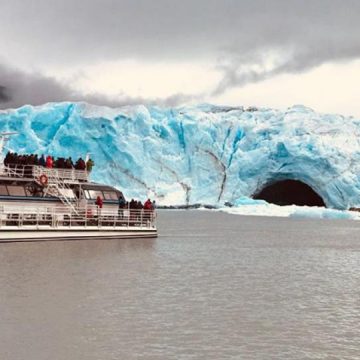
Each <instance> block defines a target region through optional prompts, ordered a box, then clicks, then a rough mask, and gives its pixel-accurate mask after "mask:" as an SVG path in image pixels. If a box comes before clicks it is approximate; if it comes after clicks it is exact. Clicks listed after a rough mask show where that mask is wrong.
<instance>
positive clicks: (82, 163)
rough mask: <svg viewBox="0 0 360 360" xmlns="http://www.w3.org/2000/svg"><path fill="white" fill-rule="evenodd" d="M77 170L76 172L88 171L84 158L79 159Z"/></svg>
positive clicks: (76, 165)
mask: <svg viewBox="0 0 360 360" xmlns="http://www.w3.org/2000/svg"><path fill="white" fill-rule="evenodd" d="M75 169H76V170H85V169H86V164H85V161H84V160H83V159H82V158H79V160H78V161H77V162H76V164H75Z"/></svg>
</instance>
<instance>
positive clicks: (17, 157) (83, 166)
mask: <svg viewBox="0 0 360 360" xmlns="http://www.w3.org/2000/svg"><path fill="white" fill-rule="evenodd" d="M4 165H5V166H10V167H11V166H12V165H38V166H44V167H46V168H49V169H52V168H55V169H76V170H87V171H89V172H90V171H91V170H92V168H93V166H94V161H93V160H92V159H89V160H87V161H86V162H85V160H83V159H82V158H81V157H80V158H79V159H78V160H77V161H76V162H75V164H74V163H73V160H72V158H71V157H69V158H64V157H59V158H56V159H55V158H54V157H53V156H51V155H47V156H46V157H45V155H41V156H40V157H39V156H38V155H37V154H29V155H22V154H17V153H12V152H10V151H9V152H8V153H7V154H6V156H5V159H4Z"/></svg>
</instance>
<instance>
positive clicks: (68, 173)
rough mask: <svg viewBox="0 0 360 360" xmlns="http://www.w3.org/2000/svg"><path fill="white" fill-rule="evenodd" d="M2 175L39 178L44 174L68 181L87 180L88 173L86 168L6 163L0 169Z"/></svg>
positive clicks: (53, 179)
mask: <svg viewBox="0 0 360 360" xmlns="http://www.w3.org/2000/svg"><path fill="white" fill-rule="evenodd" d="M0 174H1V175H2V176H8V177H20V178H31V179H39V178H40V176H41V175H46V176H47V178H48V180H49V181H58V180H59V179H63V180H69V181H88V179H89V173H88V172H87V171H86V170H76V169H58V168H46V167H44V166H40V165H18V164H8V165H7V166H3V167H1V169H0Z"/></svg>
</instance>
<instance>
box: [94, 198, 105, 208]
mask: <svg viewBox="0 0 360 360" xmlns="http://www.w3.org/2000/svg"><path fill="white" fill-rule="evenodd" d="M95 204H96V206H97V207H99V208H100V209H102V207H103V200H102V198H101V196H98V197H97V198H96V201H95Z"/></svg>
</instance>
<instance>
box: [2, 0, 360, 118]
mask: <svg viewBox="0 0 360 360" xmlns="http://www.w3.org/2000/svg"><path fill="white" fill-rule="evenodd" d="M359 13H360V1H358V0H342V1H339V0H301V1H300V0H297V1H295V0H218V1H214V0H191V1H190V0H182V1H178V0H177V1H175V0H153V1H150V0H117V1H115V0H86V1H85V0H71V1H70V0H0V24H1V31H0V108H9V107H18V106H21V105H23V104H27V103H30V104H35V105H37V104H41V103H45V102H48V101H63V100H76V101H80V100H85V101H88V102H91V103H96V104H104V105H110V106H117V105H123V104H135V103H156V104H159V105H171V106H173V105H179V104H184V103H189V102H192V103H194V102H213V103H218V104H228V105H245V106H250V105H258V106H272V107H277V108H286V107H288V106H291V105H293V104H299V103H302V104H304V105H307V106H310V107H313V108H314V109H316V110H318V111H322V112H337V113H343V114H347V115H355V116H359V117H360V107H359V104H360V96H359V92H358V87H359V80H360V36H359V35H360V31H359V30H360V21H359V19H358V16H359Z"/></svg>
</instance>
